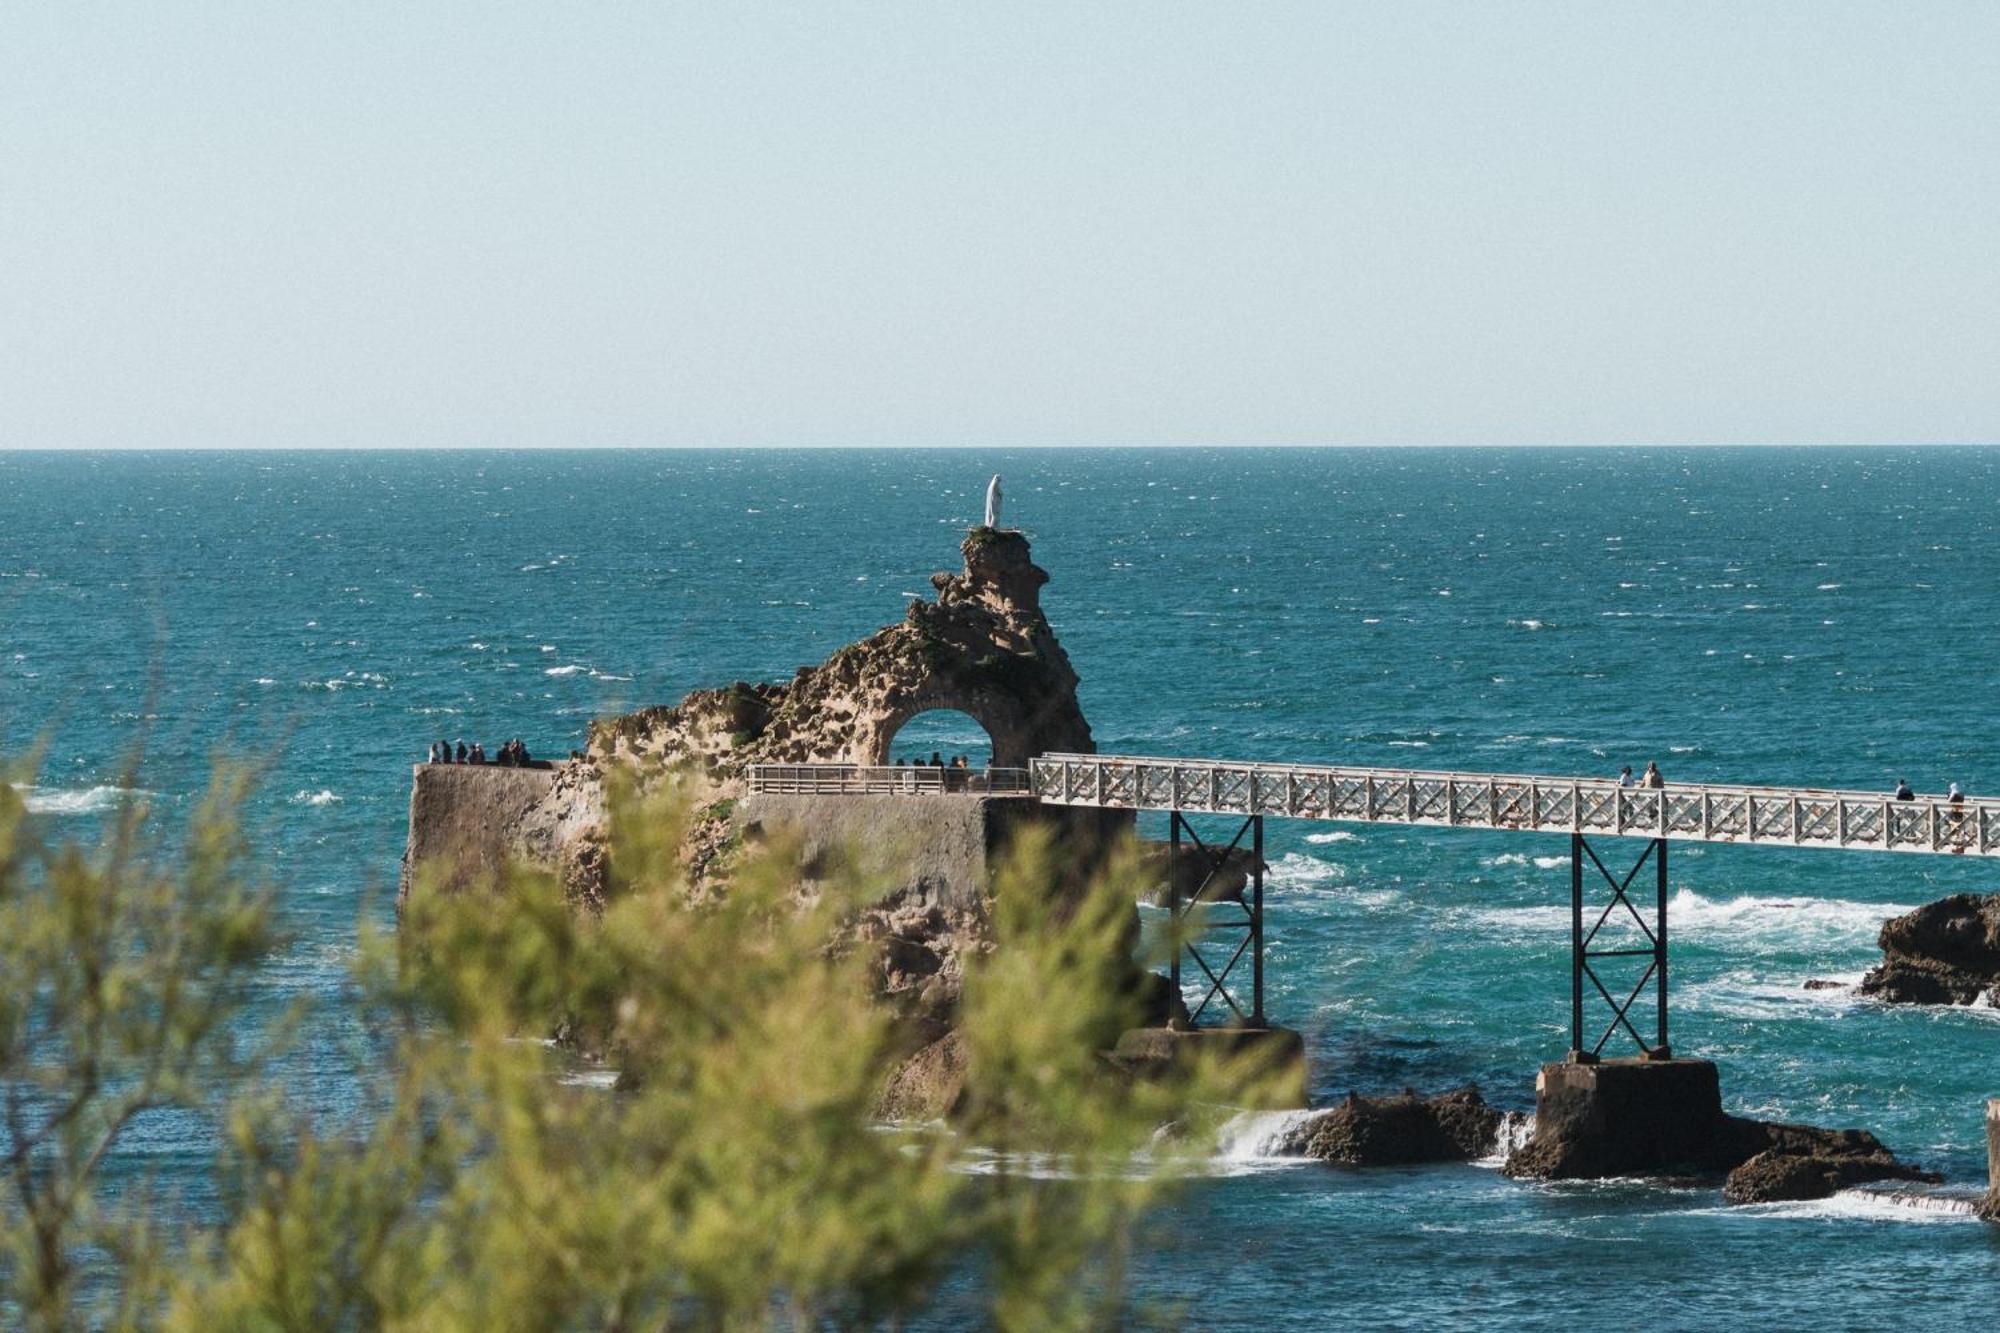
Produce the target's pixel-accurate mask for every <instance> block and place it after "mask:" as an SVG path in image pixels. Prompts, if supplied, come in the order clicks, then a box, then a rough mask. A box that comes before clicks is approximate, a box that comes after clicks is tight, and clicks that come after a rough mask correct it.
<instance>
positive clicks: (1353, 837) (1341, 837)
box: [1306, 829, 1361, 844]
mask: <svg viewBox="0 0 2000 1333" xmlns="http://www.w3.org/2000/svg"><path fill="white" fill-rule="evenodd" d="M1360 837H1361V835H1360V834H1359V833H1351V832H1349V831H1348V830H1346V829H1335V830H1334V831H1333V832H1331V833H1308V834H1306V841H1307V842H1310V843H1318V844H1324V843H1329V842H1356V841H1359V840H1360Z"/></svg>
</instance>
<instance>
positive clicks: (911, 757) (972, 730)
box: [879, 708, 994, 768]
mask: <svg viewBox="0 0 2000 1333" xmlns="http://www.w3.org/2000/svg"><path fill="white" fill-rule="evenodd" d="M993 754H994V745H993V736H992V733H990V732H989V731H988V730H987V729H986V726H985V724H984V723H982V722H981V721H980V720H979V719H978V718H976V717H974V716H973V715H972V714H970V713H967V712H965V711H963V710H961V709H957V708H926V709H923V710H921V711H919V712H916V713H912V714H911V715H910V716H909V717H907V718H905V719H904V720H903V721H902V722H901V723H900V724H899V725H898V726H897V727H896V728H895V729H894V730H893V731H891V732H890V733H889V736H888V739H887V741H886V742H885V744H884V746H883V755H882V758H881V759H880V761H879V762H881V763H883V764H891V765H893V764H895V763H896V762H897V761H898V760H900V761H902V762H903V763H906V764H928V763H930V762H931V761H932V759H933V757H935V758H937V759H939V760H941V761H942V762H943V763H945V764H946V765H949V764H951V763H952V761H953V760H954V759H957V758H959V757H960V756H963V757H964V759H965V765H966V767H967V768H987V767H990V766H991V765H992V763H993Z"/></svg>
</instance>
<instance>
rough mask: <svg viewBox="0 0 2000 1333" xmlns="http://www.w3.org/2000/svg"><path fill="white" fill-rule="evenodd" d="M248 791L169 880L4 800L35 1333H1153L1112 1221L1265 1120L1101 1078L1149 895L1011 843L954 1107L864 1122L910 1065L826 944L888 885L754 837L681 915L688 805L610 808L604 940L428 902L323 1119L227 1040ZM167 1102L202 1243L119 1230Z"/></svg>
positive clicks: (529, 907) (531, 882)
mask: <svg viewBox="0 0 2000 1333" xmlns="http://www.w3.org/2000/svg"><path fill="white" fill-rule="evenodd" d="M241 795H242V786H241V782H240V780H235V779H232V778H230V777H229V776H228V775H224V776H223V777H222V778H219V779H218V782H217V785H216V788H215V790H214V791H213V792H212V793H211V796H210V798H209V800H208V802H207V803H206V804H204V805H203V807H202V810H201V812H200V813H199V814H198V815H197V816H196V819H195V823H194V826H193V828H192V829H191V831H190V836H189V838H188V839H187V843H186V850H185V852H184V853H180V854H177V855H176V857H174V858H172V859H171V860H169V861H166V862H165V863H164V864H163V863H162V859H161V858H159V857H157V856H155V855H153V854H151V853H149V852H148V851H147V850H146V848H145V843H144V838H143V834H144V828H145V812H144V810H143V809H142V808H140V807H137V806H134V807H133V808H132V809H131V810H130V811H129V812H128V814H127V815H126V816H124V817H121V818H120V820H119V821H118V823H117V827H116V828H115V830H114V831H113V833H112V834H111V836H110V837H109V838H108V839H107V844H106V845H105V846H104V847H102V848H100V849H99V850H98V851H97V852H96V853H94V854H88V855H87V854H85V853H83V852H80V851H77V850H74V849H69V848H62V849H48V848H45V847H43V846H42V845H41V844H40V843H39V842H38V841H37V838H36V833H35V828H34V824H33V821H32V819H30V818H29V817H27V816H26V815H25V813H24V810H23V807H22V805H21V802H20V800H19V799H18V798H17V797H16V796H15V794H14V793H13V792H12V790H11V789H8V788H6V787H4V786H0V966H4V968H5V978H6V984H5V987H4V994H0V1080H4V1081H5V1087H6V1095H7V1107H8V1113H9V1117H10V1119H9V1122H8V1126H7V1129H6V1131H5V1133H6V1138H5V1142H6V1146H7V1148H8V1152H9V1159H8V1163H9V1166H10V1167H11V1168H12V1170H11V1172H10V1175H9V1179H8V1181H7V1182H6V1185H5V1189H4V1193H0V1197H4V1199H5V1203H4V1205H3V1206H0V1240H4V1243H5V1248H4V1251H0V1253H4V1256H5V1258H4V1260H0V1262H4V1264H5V1269H4V1280H5V1299H6V1300H7V1301H9V1302H11V1303H12V1306H13V1309H14V1311H15V1312H16V1314H15V1317H17V1318H18V1319H19V1320H20V1321H21V1322H23V1323H26V1324H30V1325H33V1326H35V1327H39V1328H58V1327H68V1326H74V1325H79V1324H89V1325H92V1326H111V1327H165V1328H170V1329H179V1330H189V1331H191V1333H193V1331H197V1330H198V1331H199V1333H216V1330H236V1329H243V1330H251V1329H255V1330H264V1329H272V1330H279V1329H284V1330H307V1329H312V1330H319V1329H376V1328H381V1329H410V1330H415V1329H422V1330H460V1329H463V1330H496V1329H502V1330H504V1329H571V1328H576V1329H607V1330H624V1329H655V1328H690V1329H739V1328H741V1329H763V1328H769V1327H774V1326H775V1327H792V1328H807V1327H813V1328H830V1327H878V1326H883V1325H893V1324H896V1323H899V1322H902V1321H904V1320H906V1319H908V1318H910V1317H913V1316H916V1315H918V1314H920V1313H922V1312H924V1311H926V1310H930V1309H935V1308H936V1307H937V1303H938V1302H939V1301H940V1299H941V1298H945V1299H949V1300H950V1301H951V1302H952V1309H953V1311H954V1314H953V1317H954V1319H956V1318H960V1317H961V1312H971V1314H970V1317H973V1318H975V1319H976V1320H978V1321H979V1322H984V1323H986V1324H989V1325H990V1326H993V1327H998V1328H1004V1329H1037V1330H1039V1329H1073V1328H1074V1329H1080V1328H1095V1327H1104V1326H1107V1325H1112V1324H1129V1323H1135V1322H1143V1321H1145V1320H1146V1319H1147V1318H1148V1317H1149V1315H1150V1316H1158V1315H1161V1313H1162V1312H1147V1311H1141V1310H1135V1309H1132V1308H1130V1305H1129V1301H1128V1296H1127V1293H1126V1287H1125V1282H1124V1273H1125V1268H1126V1264H1127V1261H1128V1258H1129V1256H1130V1253H1131V1250H1132V1247H1133V1245H1134V1243H1135V1235H1136V1228H1137V1227H1138V1226H1139V1224H1140V1221H1141V1219H1142V1217H1143V1216H1144V1214H1145V1212H1146V1210H1147V1209H1148V1208H1150V1207H1151V1206H1153V1205H1154V1204H1156V1203H1157V1202H1158V1201H1159V1199H1160V1198H1161V1196H1162V1194H1163V1192H1164V1191H1166V1190H1168V1189H1170V1188H1171V1187H1172V1185H1173V1184H1174V1182H1175V1181H1176V1180H1177V1179H1178V1178H1179V1177H1181V1176H1182V1175H1184V1174H1185V1172H1186V1171H1187V1170H1189V1169H1191V1168H1194V1167H1196V1166H1197V1165H1198V1164H1199V1163H1200V1162H1201V1161H1202V1160H1204V1159H1205V1157H1206V1155H1207V1152H1208V1149H1209V1144H1208V1143H1207V1142H1206V1141H1205V1140H1204V1136H1203V1135H1202V1133H1200V1132H1199V1126H1200V1124H1202V1123H1204V1122H1210V1123H1212V1122H1213V1121H1214V1120H1216V1119H1217V1118H1218V1115H1217V1114H1216V1113H1215V1112H1214V1110H1213V1108H1215V1107H1219V1106H1228V1105H1241V1104H1245V1103H1249V1102H1254V1101H1256V1100H1257V1099H1258V1098H1259V1096H1260V1092H1259V1086H1260V1084H1261V1082H1262V1077H1263V1076H1262V1074H1261V1073H1260V1072H1259V1071H1257V1070H1255V1069H1252V1068H1248V1067H1243V1066H1238V1065H1221V1064H1216V1065H1207V1066H1201V1067H1197V1068H1194V1069H1191V1070H1190V1071H1189V1072H1188V1073H1187V1075H1186V1077H1184V1078H1182V1079H1180V1080H1177V1081H1176V1082H1175V1083H1174V1085H1173V1086H1171V1087H1168V1086H1165V1085H1163V1084H1159V1083H1154V1082H1147V1081H1143V1080H1134V1079H1132V1078H1130V1077H1128V1076H1126V1075H1125V1074H1123V1073H1121V1072H1120V1071H1119V1070H1117V1069H1115V1068H1114V1067H1112V1066H1111V1065H1110V1064H1108V1063H1107V1062H1106V1061H1105V1060H1104V1058H1103V1057H1102V1055H1101V1054H1100V1051H1101V1049H1102V1048H1103V1047H1104V1046H1105V1045H1106V1044H1108V1041H1109V1040H1110V1039H1111V1038H1113V1037H1115V1035H1116V1034H1117V1032H1118V1031H1120V1030H1121V1029H1122V1028H1123V1027H1125V1026H1128V1025H1130V1024H1133V1023H1135V1022H1136V1021H1138V1015H1137V1014H1136V1013H1135V1012H1134V1011H1133V1010H1132V1007H1131V1006H1132V1000H1131V999H1130V996H1131V994H1132V993H1133V991H1132V987H1131V985H1130V970H1129V969H1130V961H1129V959H1128V957H1127V950H1128V948H1129V944H1130V930H1131V912H1132V904H1133V902H1134V901H1135V899H1136V897H1137V891H1138V888H1139V885H1138V882H1137V874H1138V871H1137V863H1136V860H1135V859H1134V858H1133V857H1132V856H1130V855H1123V856H1120V857H1118V858H1116V859H1115V861H1114V864H1113V865H1112V866H1111V867H1110V869H1109V870H1108V871H1107V873H1106V874H1105V875H1103V876H1102V877H1101V878H1100V879H1099V881H1098V882H1097V883H1096V884H1095V885H1094V886H1093V887H1092V888H1091V889H1090V890H1089V891H1088V892H1085V893H1082V894H1080V895H1077V894H1071V895H1053V894H1052V893H1051V892H1050V891H1049V889H1048V888H1047V886H1048V885H1051V884H1054V883H1057V882H1059V879H1060V877H1059V876H1058V875H1057V874H1056V873H1054V872H1055V869H1056V867H1055V864H1054V861H1053V857H1054V855H1055V852H1054V850H1053V849H1052V848H1051V847H1050V846H1049V845H1048V844H1047V842H1046V841H1045V840H1042V839H1038V838H1035V837H1032V836H1030V837H1026V838H1024V839H1022V840H1021V843H1020V845H1019V846H1018V848H1017V850H1016V852H1015V854H1014V856H1013V857H1012V859H1011V861H1010V863H1009V864H1008V866H1007V867H1006V868H1005V870H1004V871H1003V872H1002V873H1001V874H1000V876H999V878H998V882H997V883H996V884H995V885H994V903H993V947H992V948H991V950H990V951H989V952H987V953H985V954H983V955H982V956H981V958H980V959H979V960H978V961H977V962H976V963H975V964H974V965H973V966H972V967H971V968H970V970H969V971H968V974H967V977H966V983H965V989H964V1000H963V1003H962V1006H961V1012H960V1014H959V1022H960V1032H961V1033H962V1037H963V1041H964V1045H965V1050H966V1052H967V1068H966V1075H965V1077H966V1085H965V1095H964V1096H963V1098H962V1099H961V1100H960V1105H962V1106H963V1108H964V1110H963V1113H962V1115H959V1116H957V1117H955V1118H954V1120H953V1122H952V1123H951V1124H949V1125H944V1124H935V1123H934V1124H921V1125H919V1124H879V1123H876V1122H875V1121H874V1114H873V1113H874V1108H875V1106H876V1102H877V1098H878V1095H879V1093H880V1091H881V1088H882V1084H883V1080H884V1076H885V1074H886V1073H887V1072H888V1071H889V1070H890V1069H892V1068H893V1067H894V1066H895V1065H896V1063H897V1062H898V1061H899V1060H900V1059H901V1058H903V1057H904V1056H906V1055H907V1054H908V1051H909V1040H908V1038H907V1036H906V1035H905V1034H904V1033H903V1032H902V1031H901V1030H900V1029H899V1027H898V1025H897V1022H896V1019H895V1017H894V1014H893V1013H892V1011H891V1010H890V1008H889V1007H888V1006H887V1005H885V1004H884V1003H883V1002H882V1001H881V1000H880V998H879V997H878V996H877V995H876V993H875V990H874V987H875V984H876V983H875V980H874V978H875V976H876V969H875V967H874V965H873V959H872V958H871V956H870V954H869V949H868V947H867V946H865V945H862V944H860V943H858V942H857V936H856V934H855V933H854V931H853V930H852V929H851V926H852V923H853V921H854V920H855V918H856V916H857V914H858V913H859V912H860V911H861V910H862V909H864V908H865V907H866V906H868V905H869V904H870V903H872V902H874V901H876V900H877V899H878V898H879V896H880V894H881V892H882V885H881V884H879V883H870V882H868V881H867V880H865V879H864V878H862V876H861V873H860V872H855V871H843V872H839V873H837V874H835V875H834V876H833V877H832V878H830V879H821V880H818V881H816V883H815V885H814V888H813V891H811V892H807V891H806V890H804V889H802V887H801V885H800V882H799V876H798V874H797V872H796V866H797V864H798V862H797V858H796V850H797V849H796V848H795V847H792V846H788V845H785V844H783V843H782V842H774V843H771V844H769V845H754V846H751V847H748V848H746V849H745V851H744V854H743V855H742V856H741V857H740V858H739V859H738V860H737V861H736V862H735V864H734V866H733V868H732V873H731V878H730V882H729V885H728V889H727V892H724V893H719V894H717V893H704V894H700V895H697V894H694V893H691V892H690V888H689V885H688V883H687V882H686V879H685V877H684V874H683V871H682V868H681V865H680V862H679V855H678V849H679V848H680V846H681V839H682V835H683V833H684V831H685V828H686V821H687V819H688V818H689V817H690V816H691V815H692V813H693V812H692V811H691V809H690V807H689V806H688V805H687V804H686V803H685V801H684V800H680V799H677V798H674V797H670V796H669V797H659V798H647V797H642V796H639V795H636V794H634V793H633V792H631V791H621V792H618V793H615V794H614V799H613V809H612V818H611V823H610V827H611V846H610V860H609V863H610V865H611V866H612V868H613V873H614V876H615V880H614V883H613V885H612V891H611V892H610V894H609V895H608V904H607V906H606V908H605V910H604V911H603V913H602V914H601V916H594V915H592V914H590V913H588V912H582V911H579V910H577V909H575V908H574V907H572V906H570V905H567V904H565V902H564V900H563V895H562V893H561V890H560V887H559V886H558V884H557V883H555V882H554V880H553V879H551V878H549V877H547V876H545V875H541V874H538V873H535V872H533V871H530V870H527V869H521V868H516V869H514V870H511V871H509V872H508V873H507V874H506V875H504V876H503V877H502V878H501V879H500V880H499V881H498V882H495V883H491V884H486V885H482V886H479V887H478V888H477V889H474V890H468V891H464V892H459V893H447V892H444V891H442V889H441V888H440V887H439V886H438V885H437V884H436V883H434V882H432V883H420V885H419V888H418V891H417V892H416V893H415V894H414V895H413V896H412V899H411V906H410V908H409V910H408V912H407V914H406V917H405V920H404V921H403V923H402V927H401V929H400V931H398V932H395V933H389V932H385V931H381V930H377V929H373V928H371V927H369V926H367V925H366V924H365V923H364V925H363V926H362V927H361V948H360V962H359V964H358V968H357V981H358V986H357V989H358V992H359V994H360V995H361V996H362V1002H363V1003H364V1004H365V1005H366V1006H367V1022H368V1024H369V1026H370V1028H371V1030H372V1031H374V1032H375V1033H377V1034H378V1035H379V1036H380V1037H381V1039H382V1041H383V1043H384V1048H385V1051H386V1053H387V1058H386V1059H384V1060H383V1061H381V1063H380V1066H379V1067H377V1068H370V1069H366V1070H363V1071H361V1077H362V1079H363V1082H364V1085H365V1087H366V1088H367V1090H368V1094H369V1097H370V1099H371V1102H370V1111H369V1113H368V1114H367V1115H366V1116H365V1117H363V1118H362V1122H361V1123H359V1124H356V1125H348V1126H341V1127H328V1126H323V1125H320V1124H317V1123H315V1122H314V1121H313V1120H312V1119H311V1118H310V1117H309V1116H306V1115H304V1114H302V1113H301V1112H299V1111H297V1110H296V1109H294V1108H292V1107H290V1106H288V1104H287V1102H286V1099H285V1097H284V1095H283V1089H282V1088H280V1087H277V1086H274V1085H273V1083H272V1081H271V1080H269V1079H267V1078H260V1077H258V1076H257V1073H256V1070H257V1066H256V1065H255V1063H254V1058H255V1056H256V1055H257V1054H258V1052H257V1051H247V1052H246V1049H245V1047H246V1039H245V1036H244V1032H245V1030H246V1019H245V1002H246V996H247V993H248V987H250V986H251V985H253V984H254V982H255V979H256V976H257V973H258V971H259V969H260V968H261V967H262V966H263V964H264V962H265V961H266V960H267V959H268V958H269V957H270V954H271V950H272V949H273V947H274V946H275V945H276V943H277V936H276V933H275V931H274V928H273V925H272V916H271V897H270V894H269V891H268V890H266V889H263V888H260V887H257V886H256V884H255V882H254V878H253V877H251V876H250V875H248V874H247V873H246V872H247V861H246V858H245V848H244V847H243V845H242V843H241V841H240V839H239V837H238V835H237V833H236V831H235V830H236V827H237V825H236V822H235V817H234V814H235V810H236V807H237V804H238V802H239V801H240V798H241ZM847 859H848V860H850V861H855V862H858V861H860V860H861V858H858V857H854V858H847ZM557 1015H562V1016H566V1017H567V1019H568V1020H569V1024H568V1026H569V1027H570V1028H571V1030H574V1031H580V1032H585V1033H588V1034H590V1037H591V1044H592V1045H593V1047H595V1048H597V1049H600V1050H602V1051H604V1052H606V1053H607V1054H608V1056H609V1058H610V1059H611V1060H612V1061H613V1062H614V1063H615V1065H616V1067H617V1069H618V1070H619V1085H618V1087H617V1089H616V1090H611V1089H606V1088H603V1087H594V1086H579V1085H578V1084H576V1083H575V1082H574V1081H566V1080H564V1079H563V1078H560V1077H558V1072H559V1070H560V1069H561V1067H562V1063H563V1062H562V1060H561V1059H560V1058H559V1056H558V1053H556V1052H553V1051H552V1050H551V1049H550V1046H549V1044H548V1043H547V1042H545V1041H543V1040H541V1039H540V1034H542V1033H545V1032H547V1031H549V1030H550V1029H551V1027H552V1021H553V1019H554V1017H555V1016H557ZM166 1106H182V1107H200V1108H207V1109H209V1110H210V1111H212V1112H213V1113H214V1114H215V1115H216V1116H217V1123H218V1124H219V1126H220V1128H221V1138H222V1141H223V1145H224V1147H223V1151H222V1153H221V1155H220V1163H219V1170H220V1171H221V1173H222V1177H223V1186H224V1188H223V1190H222V1194H223V1197H224V1199H225V1200H226V1201H227V1209H228V1212H227V1216H226V1217H225V1218H224V1219H223V1220H222V1221H221V1222H220V1223H219V1224H216V1225H211V1226H199V1225H196V1224H194V1223H192V1222H189V1221H179V1222H176V1221H173V1220H171V1219H170V1218H167V1217H164V1216H161V1217H154V1218H152V1219H150V1220H149V1219H147V1218H145V1217H143V1216H141V1215H139V1214H138V1213H136V1212H134V1211H133V1210H131V1209H123V1210H121V1209H120V1208H117V1207H114V1206H111V1205H109V1204H107V1203H106V1200H107V1198H109V1197H110V1195H111V1193H112V1192H113V1191H112V1190H111V1188H110V1187H109V1186H108V1185H107V1183H106V1181H105V1179H104V1172H103V1166H104V1161H105V1157H106V1155H107V1153H110V1152H112V1151H114V1150H115V1145H116V1143H117V1140H118V1138H119V1136H120V1134H121V1133H123V1132H124V1131H125V1130H126V1129H127V1128H129V1127H130V1126H131V1124H132V1123H133V1121H134V1120H135V1119H136V1118H138V1117H139V1116H142V1115H144V1114H146V1113H148V1112H149V1111H150V1110H153V1109H155V1108H159V1107H166ZM1163 1126H1171V1127H1172V1130H1171V1131H1170V1132H1163V1129H1162V1127H1163ZM120 1192H121V1193H124V1194H126V1195H128V1196H132V1197H135V1198H136V1197H137V1196H136V1195H135V1194H134V1193H133V1191H132V1190H131V1189H130V1188H129V1187H127V1188H125V1189H123V1190H122V1191H120ZM86 1279H87V1280H86ZM85 1290H89V1291H91V1292H93V1293H94V1296H93V1298H92V1299H91V1300H90V1301H89V1302H84V1300H83V1298H82V1297H80V1296H79V1292H81V1291H85Z"/></svg>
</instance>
